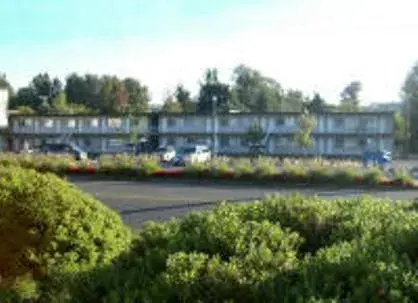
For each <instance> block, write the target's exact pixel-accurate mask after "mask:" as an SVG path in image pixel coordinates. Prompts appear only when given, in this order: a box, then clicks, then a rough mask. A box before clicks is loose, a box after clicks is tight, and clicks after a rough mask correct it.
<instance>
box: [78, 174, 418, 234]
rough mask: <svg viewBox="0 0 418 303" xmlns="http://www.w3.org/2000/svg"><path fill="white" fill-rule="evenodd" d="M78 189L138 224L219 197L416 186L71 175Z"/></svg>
mask: <svg viewBox="0 0 418 303" xmlns="http://www.w3.org/2000/svg"><path fill="white" fill-rule="evenodd" d="M70 181H72V182H73V183H75V184H76V185H77V186H79V187H80V189H82V190H84V191H86V192H88V193H90V194H92V195H93V196H94V197H96V198H97V199H98V200H100V201H102V202H104V203H106V204H107V205H108V206H110V207H111V208H113V209H115V210H116V211H118V212H119V213H120V214H121V215H122V217H123V219H124V221H125V222H126V223H127V224H129V225H131V226H132V227H136V228H138V227H141V226H143V224H144V223H145V222H146V221H149V220H156V221H162V220H168V219H170V218H172V217H182V216H184V215H185V214H187V213H189V212H191V211H203V210H208V209H210V208H212V207H214V206H215V205H217V204H218V203H219V202H221V201H229V202H230V203H237V202H241V201H253V200H256V199H260V198H263V197H265V196H266V195H270V194H279V195H290V194H295V193H298V194H304V195H308V196H312V195H318V196H322V197H324V198H327V199H336V198H344V197H345V198H347V197H355V196H361V195H371V196H374V197H381V198H389V199H395V200H414V199H415V198H416V197H418V191H416V190H403V191H399V190H394V191H388V190H365V189H342V190H338V189H324V188H322V189H319V188H306V187H305V188H293V189H292V188H285V187H281V188H280V187H277V188H257V187H255V186H253V187H251V186H233V185H221V184H211V183H201V184H199V183H187V182H168V181H158V182H157V181H153V182H134V181H92V180H90V179H88V178H85V179H80V178H78V179H77V178H73V179H72V180H70Z"/></svg>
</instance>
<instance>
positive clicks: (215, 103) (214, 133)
mask: <svg viewBox="0 0 418 303" xmlns="http://www.w3.org/2000/svg"><path fill="white" fill-rule="evenodd" d="M217 107H218V97H217V96H213V97H212V149H213V154H214V155H216V153H217V151H218V146H217V129H216V128H217V127H216V111H217Z"/></svg>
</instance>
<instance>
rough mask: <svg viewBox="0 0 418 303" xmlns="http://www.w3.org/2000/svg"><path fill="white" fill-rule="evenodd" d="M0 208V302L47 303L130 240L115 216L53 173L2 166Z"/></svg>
mask: <svg viewBox="0 0 418 303" xmlns="http://www.w3.org/2000/svg"><path fill="white" fill-rule="evenodd" d="M0 210H1V211H0V302H8V301H19V300H20V299H22V298H32V299H37V300H40V301H41V302H51V301H52V297H54V296H57V293H60V292H61V289H62V288H63V287H64V286H65V287H69V285H71V281H72V276H73V275H75V274H78V273H81V272H86V271H90V270H92V269H93V268H95V269H97V268H100V267H103V266H105V265H109V264H110V262H111V261H112V260H113V259H114V258H115V257H117V256H119V255H120V253H121V252H122V251H124V250H125V249H127V248H128V246H129V244H130V242H131V233H130V230H129V229H127V228H126V227H125V226H124V225H123V224H122V221H121V219H120V217H119V216H118V215H117V214H116V213H114V212H113V211H111V210H110V209H108V208H107V207H105V206H104V205H103V204H101V203H100V202H98V201H96V200H95V199H94V198H92V197H91V196H90V195H87V194H84V193H82V192H80V190H78V189H77V188H75V187H73V186H71V185H69V184H68V183H66V182H65V181H63V180H61V179H59V178H58V177H56V176H54V175H52V174H40V173H38V172H36V171H34V170H26V169H22V168H19V167H17V166H15V167H0ZM63 294H64V293H63ZM51 296H52V297H51ZM58 301H60V300H58Z"/></svg>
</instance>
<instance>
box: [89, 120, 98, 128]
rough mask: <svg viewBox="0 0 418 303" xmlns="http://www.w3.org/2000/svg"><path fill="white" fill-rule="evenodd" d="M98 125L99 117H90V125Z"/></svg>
mask: <svg viewBox="0 0 418 303" xmlns="http://www.w3.org/2000/svg"><path fill="white" fill-rule="evenodd" d="M98 126H99V119H96V118H93V119H90V127H98Z"/></svg>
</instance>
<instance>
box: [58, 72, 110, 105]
mask: <svg viewBox="0 0 418 303" xmlns="http://www.w3.org/2000/svg"><path fill="white" fill-rule="evenodd" d="M102 87H103V83H102V79H100V77H99V76H97V75H93V74H86V75H84V76H79V75H78V74H75V73H73V74H70V75H69V76H68V77H67V79H66V85H65V94H66V96H67V100H68V103H75V104H82V105H84V106H86V107H87V108H90V109H92V110H93V111H95V112H99V111H100V110H101V109H102V107H103V104H102V100H101V95H100V92H101V90H102Z"/></svg>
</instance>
